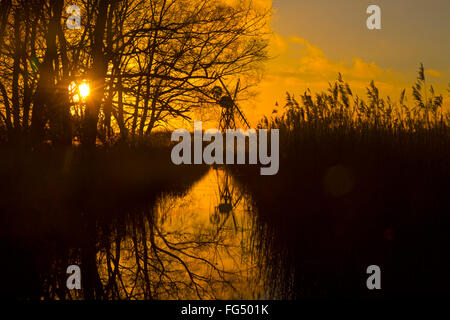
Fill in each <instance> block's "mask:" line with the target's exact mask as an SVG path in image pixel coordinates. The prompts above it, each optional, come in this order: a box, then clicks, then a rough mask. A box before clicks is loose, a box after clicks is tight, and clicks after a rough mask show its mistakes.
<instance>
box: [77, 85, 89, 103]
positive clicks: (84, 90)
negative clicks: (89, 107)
mask: <svg viewBox="0 0 450 320" xmlns="http://www.w3.org/2000/svg"><path fill="white" fill-rule="evenodd" d="M78 91H79V92H80V96H81V98H82V99H86V97H87V96H88V95H89V84H87V83H82V84H80V86H79V87H78Z"/></svg>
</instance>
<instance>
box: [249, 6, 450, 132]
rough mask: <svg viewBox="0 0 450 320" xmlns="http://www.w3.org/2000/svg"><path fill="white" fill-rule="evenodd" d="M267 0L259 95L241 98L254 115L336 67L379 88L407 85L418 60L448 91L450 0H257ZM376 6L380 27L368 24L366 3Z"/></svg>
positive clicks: (360, 83)
mask: <svg viewBox="0 0 450 320" xmlns="http://www.w3.org/2000/svg"><path fill="white" fill-rule="evenodd" d="M257 1H258V2H260V3H261V2H262V3H264V4H265V5H267V6H270V5H272V7H273V16H272V20H271V26H272V29H273V35H272V37H271V45H270V54H271V56H272V57H273V58H272V59H271V60H270V62H269V63H267V64H266V67H265V72H264V78H263V81H262V82H261V84H260V85H259V87H258V88H257V91H259V96H258V97H257V98H256V101H252V102H251V104H250V105H249V106H246V108H245V109H246V112H247V114H248V117H249V118H250V119H251V122H252V123H254V122H255V121H257V119H259V118H260V117H261V116H262V115H263V114H267V113H270V112H271V111H272V109H273V107H274V105H275V103H276V102H277V101H278V102H279V104H280V105H283V103H284V98H285V92H286V91H289V92H291V93H294V94H296V95H299V94H301V93H303V92H304V91H305V89H306V88H310V89H311V90H312V91H313V92H315V91H318V90H322V89H326V88H327V87H328V82H329V81H333V80H335V79H336V77H337V74H338V72H341V73H342V74H343V76H344V79H345V80H346V81H348V82H350V84H351V87H352V88H353V89H354V91H355V92H356V93H358V94H360V95H364V93H365V89H364V88H365V87H366V86H367V85H368V84H369V82H370V80H372V79H373V80H375V82H376V85H377V86H378V87H379V88H380V89H381V93H382V95H384V96H386V95H390V96H391V97H393V98H395V99H397V98H398V96H399V93H400V91H401V90H402V89H403V88H406V89H407V93H408V94H410V93H411V86H412V84H413V83H414V81H415V77H416V74H417V70H418V67H419V64H420V63H421V62H423V64H424V66H425V69H426V73H427V76H428V79H427V80H428V81H429V83H431V84H433V85H434V87H435V88H436V89H437V91H438V92H441V93H445V96H446V101H445V103H446V105H449V102H450V101H449V97H448V93H447V92H446V88H447V87H448V84H449V83H450V20H449V19H448V15H449V13H450V1H448V0H433V1H427V0H395V1H392V0H371V1H366V0H339V1H329V0H257ZM371 4H376V5H379V6H380V7H381V14H382V30H368V29H367V27H366V20H367V18H368V17H369V15H368V14H367V13H366V9H367V7H368V6H369V5H371Z"/></svg>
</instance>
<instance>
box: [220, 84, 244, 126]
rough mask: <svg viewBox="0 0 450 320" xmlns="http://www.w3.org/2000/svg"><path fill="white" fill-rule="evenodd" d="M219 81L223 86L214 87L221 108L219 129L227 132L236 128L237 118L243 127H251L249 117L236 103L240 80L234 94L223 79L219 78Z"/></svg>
mask: <svg viewBox="0 0 450 320" xmlns="http://www.w3.org/2000/svg"><path fill="white" fill-rule="evenodd" d="M219 81H220V84H221V85H222V87H219V86H216V87H214V89H213V94H214V96H215V97H216V99H217V103H218V105H219V106H220V108H221V113H220V120H219V130H220V131H221V132H226V130H229V129H231V130H236V119H237V120H238V121H239V122H240V123H241V125H242V126H244V128H243V129H250V124H249V122H248V120H247V118H246V117H245V115H244V113H243V112H242V110H241V109H240V108H239V106H238V105H237V103H236V98H237V94H238V92H239V85H240V80H238V81H237V83H236V88H235V89H234V93H233V94H231V93H230V91H229V90H228V88H227V87H226V86H225V84H224V83H223V81H222V79H220V78H219Z"/></svg>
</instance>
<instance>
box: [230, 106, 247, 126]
mask: <svg viewBox="0 0 450 320" xmlns="http://www.w3.org/2000/svg"><path fill="white" fill-rule="evenodd" d="M234 109H235V110H236V114H237V115H238V119H239V121H240V122H241V123H242V124H243V125H245V126H246V128H245V129H250V124H249V122H248V120H247V118H246V117H245V116H244V113H243V112H242V111H241V109H239V107H238V106H237V105H236V103H235V104H234Z"/></svg>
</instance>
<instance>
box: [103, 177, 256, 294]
mask: <svg viewBox="0 0 450 320" xmlns="http://www.w3.org/2000/svg"><path fill="white" fill-rule="evenodd" d="M253 212H254V210H253V209H252V207H251V199H250V197H249V195H248V194H245V193H243V192H242V190H241V189H240V188H239V187H238V186H237V184H236V183H235V181H234V179H233V177H232V176H231V175H230V174H229V173H228V171H227V170H225V169H223V168H216V169H211V170H210V171H209V172H208V173H207V174H206V175H205V176H204V177H203V178H202V179H201V180H200V181H198V182H197V183H195V184H194V185H193V186H192V187H191V188H190V190H189V191H188V192H186V194H185V195H183V196H181V197H180V196H179V195H174V194H170V193H167V194H164V195H162V196H161V197H160V198H159V199H158V200H157V202H156V205H155V206H154V207H153V208H147V209H146V210H144V211H143V212H141V213H138V214H135V215H130V216H129V219H127V221H126V224H125V225H124V226H123V229H122V230H120V228H117V226H116V227H114V228H112V229H110V230H109V232H108V234H104V236H103V239H104V241H102V243H101V245H100V248H99V250H98V253H97V255H96V261H97V264H98V274H99V279H100V282H101V287H102V290H101V291H102V295H103V298H108V299H118V298H119V299H257V298H260V297H261V296H262V293H263V291H264V290H263V287H264V286H263V281H262V279H261V277H260V276H259V274H260V272H259V270H260V268H259V267H258V264H259V262H258V260H257V259H256V258H255V256H256V255H255V252H254V250H253V248H254V245H253V244H254V238H255V237H254V236H255V234H254V232H255V228H254V221H255V219H254V218H255V217H254V213H253Z"/></svg>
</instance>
